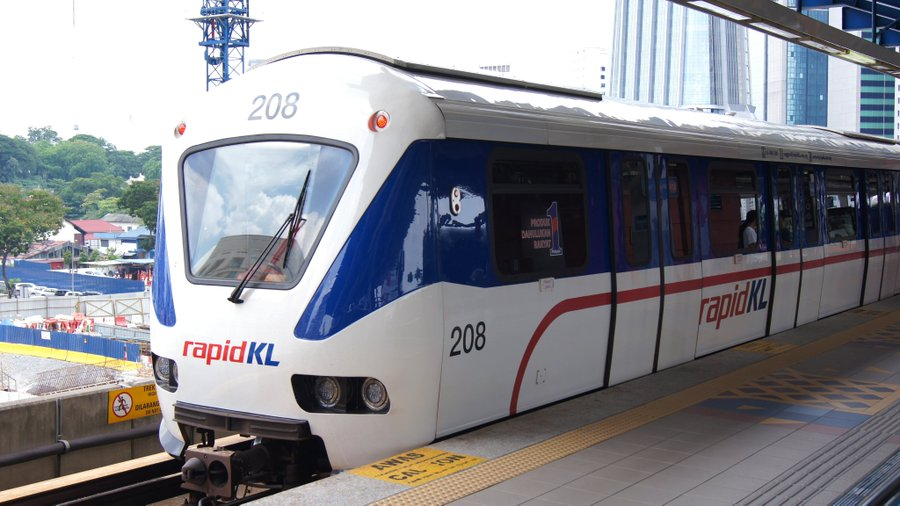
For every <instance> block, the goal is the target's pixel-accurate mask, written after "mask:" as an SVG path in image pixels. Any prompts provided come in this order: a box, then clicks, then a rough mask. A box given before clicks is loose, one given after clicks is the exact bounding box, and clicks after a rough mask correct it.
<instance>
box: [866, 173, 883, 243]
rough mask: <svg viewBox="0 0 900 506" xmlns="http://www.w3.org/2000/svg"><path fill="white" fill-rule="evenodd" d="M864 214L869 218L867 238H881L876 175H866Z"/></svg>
mask: <svg viewBox="0 0 900 506" xmlns="http://www.w3.org/2000/svg"><path fill="white" fill-rule="evenodd" d="M866 204H867V206H866V207H867V210H866V213H867V215H868V217H869V236H870V237H881V199H880V198H879V192H878V174H876V173H874V172H869V173H868V174H866Z"/></svg>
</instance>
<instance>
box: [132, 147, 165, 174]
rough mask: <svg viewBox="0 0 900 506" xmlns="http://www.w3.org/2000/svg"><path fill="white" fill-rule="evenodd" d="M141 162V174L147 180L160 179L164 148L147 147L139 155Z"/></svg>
mask: <svg viewBox="0 0 900 506" xmlns="http://www.w3.org/2000/svg"><path fill="white" fill-rule="evenodd" d="M137 156H138V159H139V160H140V161H141V172H142V173H143V174H144V176H146V177H147V179H159V176H160V173H161V170H162V147H160V146H147V147H146V148H144V152H143V153H141V154H139V155H137Z"/></svg>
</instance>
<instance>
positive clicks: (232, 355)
mask: <svg viewBox="0 0 900 506" xmlns="http://www.w3.org/2000/svg"><path fill="white" fill-rule="evenodd" d="M274 353H275V343H257V342H248V341H243V342H241V343H240V345H232V344H231V340H226V341H225V344H224V345H221V344H216V343H203V342H199V341H185V342H184V350H183V351H182V353H181V354H182V356H185V357H194V358H199V359H200V360H205V361H206V365H210V364H212V363H213V362H234V363H238V364H243V363H247V364H255V365H267V366H272V367H276V366H277V365H278V364H280V363H281V362H279V361H278V360H275V359H273V358H272V355H273V354H274ZM263 357H265V358H263Z"/></svg>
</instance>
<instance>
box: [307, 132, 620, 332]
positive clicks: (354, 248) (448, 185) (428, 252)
mask: <svg viewBox="0 0 900 506" xmlns="http://www.w3.org/2000/svg"><path fill="white" fill-rule="evenodd" d="M498 146H500V145H499V144H498V143H491V142H478V141H462V140H442V141H419V142H417V143H415V144H413V145H412V146H411V147H410V148H409V149H408V150H407V152H406V153H405V154H404V156H403V157H402V158H401V159H400V161H399V162H398V164H397V166H396V167H395V168H394V170H393V172H392V173H391V175H390V176H389V177H388V178H387V180H386V181H385V183H384V185H383V186H382V188H381V189H380V190H379V191H378V193H377V195H376V196H375V198H374V199H373V201H372V204H371V205H370V206H369V208H368V209H367V210H366V212H365V213H364V214H363V216H362V218H361V219H360V221H359V223H358V224H357V226H356V227H355V229H354V230H353V232H352V233H351V234H350V237H349V238H348V240H347V242H346V243H345V244H344V247H343V248H342V249H341V251H340V253H339V254H338V256H337V258H336V259H335V261H334V263H333V264H332V266H331V268H330V269H329V272H328V273H327V274H326V276H325V279H324V280H323V282H322V283H321V285H320V286H319V287H318V289H317V290H316V293H315V294H314V295H313V298H312V300H311V301H310V303H309V305H308V306H307V308H306V311H305V312H304V313H303V315H302V316H301V317H300V320H299V321H298V322H297V325H296V327H295V328H294V335H295V336H296V337H298V338H300V339H307V340H314V341H318V340H322V339H326V338H328V337H330V336H332V335H334V334H336V333H337V332H340V331H341V330H343V329H345V328H347V327H348V326H350V325H351V324H353V323H354V322H356V321H357V320H359V319H361V318H363V317H364V316H366V315H368V314H369V313H371V312H373V311H375V310H377V309H378V308H381V307H384V306H385V305H387V304H389V303H391V302H393V301H395V300H397V299H399V298H400V297H402V296H404V295H406V294H409V293H412V292H413V291H415V290H418V289H420V288H424V287H426V286H428V285H431V284H433V283H437V282H439V281H441V282H449V283H454V284H460V285H467V286H475V287H491V286H499V285H500V284H503V283H502V282H501V280H499V279H498V277H497V275H496V272H495V269H494V266H493V264H492V260H491V256H490V251H491V239H490V234H489V223H488V217H487V216H488V214H487V209H488V202H487V195H488V190H487V177H486V176H487V164H488V160H489V159H490V156H491V154H492V153H493V152H494V150H496V148H497V147H498ZM532 149H535V148H532ZM536 149H558V148H546V147H545V148H536ZM567 151H570V152H571V151H577V152H578V153H579V154H580V155H581V157H582V160H583V161H584V164H585V174H586V177H587V183H586V192H587V194H588V195H589V198H588V200H589V201H590V202H589V203H588V206H587V209H588V210H591V209H595V210H596V209H605V205H602V204H601V203H600V202H598V199H600V200H605V195H606V183H605V180H604V179H603V178H600V177H597V175H598V174H600V173H601V171H600V170H599V169H600V168H601V167H602V163H603V162H602V157H601V154H600V153H599V152H595V151H589V150H567ZM453 187H459V188H460V189H461V191H462V200H461V203H460V204H461V209H460V212H459V214H458V215H453V214H451V213H450V200H449V195H450V191H451V190H452V188H453ZM588 212H590V211H588ZM600 218H601V217H592V219H590V220H588V223H590V224H591V225H590V227H591V228H590V230H588V237H589V238H591V237H592V238H604V237H608V230H607V229H606V222H607V220H606V219H600ZM602 218H605V217H602ZM591 242H593V246H589V249H588V254H589V260H588V263H587V265H586V267H585V269H584V270H582V271H581V272H578V273H573V275H584V274H588V273H596V272H608V271H609V254H608V253H609V252H608V246H607V245H606V244H607V243H606V241H605V240H594V241H590V240H589V244H590V243H591Z"/></svg>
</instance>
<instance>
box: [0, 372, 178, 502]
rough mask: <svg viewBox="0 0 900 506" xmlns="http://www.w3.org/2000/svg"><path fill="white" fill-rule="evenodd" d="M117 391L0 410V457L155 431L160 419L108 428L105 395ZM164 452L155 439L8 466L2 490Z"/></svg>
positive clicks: (2, 475) (62, 397) (1, 474)
mask: <svg viewBox="0 0 900 506" xmlns="http://www.w3.org/2000/svg"><path fill="white" fill-rule="evenodd" d="M119 388H121V387H119V386H115V385H113V386H109V387H103V388H99V389H92V390H89V391H87V392H84V391H81V392H78V393H70V394H63V395H59V396H54V397H53V398H36V399H29V400H26V401H17V402H15V403H8V404H5V405H0V455H8V454H12V453H17V452H21V451H25V450H30V449H34V448H39V447H43V446H47V445H51V444H53V443H55V442H57V441H58V439H65V440H74V439H80V438H84V437H89V436H98V435H104V434H114V433H116V432H120V431H127V430H130V429H133V428H138V427H143V426H154V427H158V426H159V423H160V417H159V415H156V416H150V417H145V418H138V419H134V420H129V421H125V422H119V423H114V424H108V423H107V409H108V407H107V406H108V402H109V401H108V399H109V396H108V392H109V391H110V390H117V389H119ZM161 451H162V448H161V447H160V445H159V441H158V440H157V438H156V436H150V437H145V438H141V439H139V440H134V441H124V442H120V443H113V444H107V445H103V446H98V447H95V448H86V449H83V450H76V451H73V452H70V453H65V454H62V455H57V456H52V457H44V458H41V459H38V460H34V461H31V462H25V463H22V464H16V465H12V466H7V467H5V468H3V469H2V472H0V490H6V489H9V488H14V487H19V486H22V485H28V484H31V483H36V482H39V481H44V480H48V479H51V478H56V477H59V476H64V475H67V474H71V473H77V472H81V471H85V470H88V469H94V468H97V467H101V466H106V465H110V464H115V463H118V462H123V461H126V460H131V459H134V458H138V457H143V456H146V455H151V454H154V453H159V452H161Z"/></svg>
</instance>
